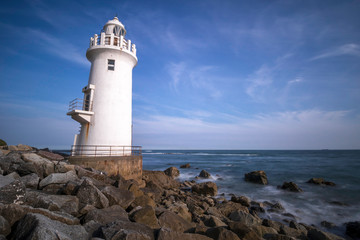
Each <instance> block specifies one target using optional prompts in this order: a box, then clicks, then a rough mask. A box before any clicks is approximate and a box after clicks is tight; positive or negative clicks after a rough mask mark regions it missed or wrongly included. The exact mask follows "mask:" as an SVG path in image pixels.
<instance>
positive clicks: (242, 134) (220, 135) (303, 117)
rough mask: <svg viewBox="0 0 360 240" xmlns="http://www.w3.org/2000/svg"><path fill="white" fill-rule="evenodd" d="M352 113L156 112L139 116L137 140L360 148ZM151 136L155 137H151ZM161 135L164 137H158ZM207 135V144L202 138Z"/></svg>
mask: <svg viewBox="0 0 360 240" xmlns="http://www.w3.org/2000/svg"><path fill="white" fill-rule="evenodd" d="M350 113H351V112H350V111H322V110H314V109H312V110H303V111H286V112H274V113H271V114H263V115H255V116H253V117H252V118H239V117H236V116H233V117H230V119H231V120H232V122H230V123H224V122H221V123H214V122H209V121H206V120H200V119H198V118H192V117H173V116H166V115H153V116H150V117H149V118H148V119H135V120H134V124H135V128H134V130H135V139H136V141H138V142H139V143H141V144H142V145H144V147H145V148H146V147H148V148H149V147H157V146H156V145H157V144H158V146H167V145H168V144H167V143H166V141H165V139H166V140H167V141H168V140H169V139H171V147H172V148H182V147H183V148H201V147H204V146H207V147H209V148H232V149H248V148H257V149H274V148H277V149H279V148H285V149H299V148H308V149H321V148H341V147H346V146H348V147H352V148H358V147H359V146H360V138H359V134H360V123H359V122H356V121H353V120H349V119H348V116H349V114H350ZM150 136H151V138H150ZM160 136H161V137H160ZM205 139H206V145H204V140H205Z"/></svg>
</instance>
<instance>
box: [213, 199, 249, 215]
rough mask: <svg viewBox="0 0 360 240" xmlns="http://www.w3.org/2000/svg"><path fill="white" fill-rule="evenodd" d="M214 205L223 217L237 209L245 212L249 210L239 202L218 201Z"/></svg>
mask: <svg viewBox="0 0 360 240" xmlns="http://www.w3.org/2000/svg"><path fill="white" fill-rule="evenodd" d="M216 207H217V209H218V210H219V211H220V212H221V213H222V214H223V215H224V216H225V217H228V216H229V215H230V213H232V212H235V211H238V210H240V211H244V212H247V213H248V212H249V210H248V208H247V207H245V206H243V205H241V204H240V203H236V202H232V201H229V202H222V203H219V204H217V205H216Z"/></svg>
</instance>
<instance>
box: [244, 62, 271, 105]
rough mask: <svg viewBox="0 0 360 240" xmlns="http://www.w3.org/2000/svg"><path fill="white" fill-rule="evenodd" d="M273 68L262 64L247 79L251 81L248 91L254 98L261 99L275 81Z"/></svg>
mask: <svg viewBox="0 0 360 240" xmlns="http://www.w3.org/2000/svg"><path fill="white" fill-rule="evenodd" d="M272 72H273V69H271V68H269V67H268V66H266V65H262V66H261V67H260V68H259V69H258V70H257V71H256V72H255V73H254V74H252V75H251V76H250V77H249V78H248V79H247V81H248V82H250V84H249V85H248V87H247V88H246V93H247V94H248V95H249V96H250V97H251V98H253V99H256V100H260V99H262V97H263V96H262V95H263V93H264V91H265V90H266V88H267V87H268V86H269V85H271V83H272V82H273V79H272Z"/></svg>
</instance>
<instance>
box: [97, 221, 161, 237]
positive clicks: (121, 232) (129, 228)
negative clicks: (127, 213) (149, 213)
mask: <svg viewBox="0 0 360 240" xmlns="http://www.w3.org/2000/svg"><path fill="white" fill-rule="evenodd" d="M101 232H102V234H103V236H104V238H105V239H106V240H110V239H114V240H115V239H124V240H125V239H129V240H130V239H134V240H135V239H136V240H155V237H154V232H153V230H152V229H151V228H150V227H148V226H146V225H143V224H140V223H134V222H130V221H127V220H123V219H118V220H116V221H114V222H112V223H109V224H107V225H106V226H104V227H101Z"/></svg>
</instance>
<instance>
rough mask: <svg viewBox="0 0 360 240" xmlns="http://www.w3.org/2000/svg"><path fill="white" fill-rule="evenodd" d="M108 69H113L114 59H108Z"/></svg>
mask: <svg viewBox="0 0 360 240" xmlns="http://www.w3.org/2000/svg"><path fill="white" fill-rule="evenodd" d="M108 70H111V71H114V70H115V60H113V59H108Z"/></svg>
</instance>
